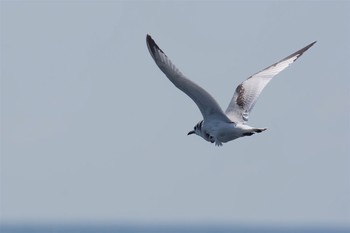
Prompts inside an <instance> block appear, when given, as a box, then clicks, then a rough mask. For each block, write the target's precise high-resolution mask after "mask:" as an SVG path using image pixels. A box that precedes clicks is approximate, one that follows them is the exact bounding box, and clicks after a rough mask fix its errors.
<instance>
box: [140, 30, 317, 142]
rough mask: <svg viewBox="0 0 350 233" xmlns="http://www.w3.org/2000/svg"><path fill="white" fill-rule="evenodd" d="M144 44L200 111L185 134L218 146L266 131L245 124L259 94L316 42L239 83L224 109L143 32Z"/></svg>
mask: <svg viewBox="0 0 350 233" xmlns="http://www.w3.org/2000/svg"><path fill="white" fill-rule="evenodd" d="M146 43H147V47H148V50H149V52H150V54H151V56H152V57H153V59H154V61H155V62H156V64H157V66H158V67H159V68H160V69H161V71H163V73H164V74H165V75H166V76H167V77H168V79H169V80H170V81H171V82H172V83H173V84H174V85H175V86H176V87H177V88H179V89H180V90H181V91H183V92H184V93H185V94H186V95H188V96H189V97H190V98H191V99H192V100H193V101H194V102H195V103H196V105H197V106H198V108H199V110H200V112H201V113H202V116H203V120H201V121H199V122H198V123H197V124H196V125H195V126H194V128H193V130H191V131H190V132H189V133H188V134H187V135H191V134H196V135H198V136H200V137H202V138H203V139H205V140H206V141H208V142H211V143H214V142H215V145H216V146H221V145H222V143H226V142H229V141H231V140H234V139H237V138H240V137H244V136H251V135H253V134H256V133H261V132H263V131H265V130H266V128H256V127H252V126H249V125H247V124H246V123H247V121H248V118H249V114H250V111H251V110H252V109H253V107H254V104H255V103H256V101H257V99H258V97H259V95H260V93H261V92H262V90H263V89H264V88H265V86H266V85H267V84H268V83H269V82H270V81H271V79H272V78H273V77H274V76H276V75H277V74H278V73H279V72H281V71H282V70H284V69H285V68H287V67H288V66H289V65H290V64H292V63H293V62H294V61H296V60H297V59H298V58H299V57H300V56H301V55H302V54H303V53H304V52H305V51H306V50H308V49H309V48H310V47H311V46H313V45H314V44H315V43H316V41H314V42H312V43H311V44H309V45H307V46H306V47H304V48H302V49H300V50H298V51H297V52H295V53H293V54H291V55H289V56H288V57H286V58H284V59H282V60H280V61H279V62H277V63H275V64H273V65H271V66H269V67H267V68H265V69H263V70H261V71H259V72H258V73H256V74H253V75H252V76H250V77H249V78H248V79H246V80H245V81H244V82H242V83H241V84H239V85H238V86H237V88H236V90H235V93H234V94H233V97H232V99H231V101H230V103H229V105H228V107H227V109H226V111H225V112H224V111H223V110H222V109H221V108H220V106H219V104H218V103H217V102H216V100H215V99H214V98H213V97H212V96H211V95H210V94H209V93H208V92H207V91H206V90H204V89H203V88H202V87H200V86H198V85H197V84H196V83H194V82H193V81H191V80H189V79H188V78H187V77H186V76H185V75H184V74H182V73H181V71H180V70H179V69H178V68H176V66H175V65H174V64H173V63H172V62H171V61H170V59H169V58H168V57H167V56H166V55H165V53H164V52H163V51H162V50H161V49H160V48H159V47H158V45H157V44H156V43H155V41H154V40H153V39H152V37H151V36H150V35H147V37H146Z"/></svg>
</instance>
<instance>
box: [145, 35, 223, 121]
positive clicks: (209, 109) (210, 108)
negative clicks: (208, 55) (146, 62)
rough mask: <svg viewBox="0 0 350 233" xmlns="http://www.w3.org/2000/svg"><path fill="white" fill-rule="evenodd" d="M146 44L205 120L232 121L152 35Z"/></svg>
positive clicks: (157, 61) (171, 79)
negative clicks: (178, 66) (176, 65)
mask: <svg viewBox="0 0 350 233" xmlns="http://www.w3.org/2000/svg"><path fill="white" fill-rule="evenodd" d="M146 43H147V47H148V50H149V52H150V54H151V55H152V57H153V59H154V61H155V62H156V64H157V65H158V67H159V68H160V69H161V70H162V71H163V73H164V74H165V75H166V76H167V77H168V79H169V80H170V81H171V82H172V83H173V84H174V85H175V86H176V87H177V88H179V89H180V90H181V91H183V92H184V93H185V94H186V95H188V96H189V97H190V98H191V99H192V100H193V101H194V102H195V103H196V104H197V106H198V108H199V110H200V111H201V113H202V115H203V118H204V120H205V119H207V118H208V117H212V116H215V117H218V118H219V119H222V120H224V121H227V122H229V121H230V120H229V119H228V117H227V116H226V115H225V113H224V112H223V111H222V109H221V108H220V106H219V105H218V103H217V102H216V101H215V99H214V98H213V97H212V96H211V95H210V94H209V93H208V92H207V91H205V90H204V89H203V88H201V87H200V86H198V85H197V84H195V83H194V82H192V81H191V80H189V79H187V78H186V77H185V76H184V75H183V74H182V73H181V72H180V71H179V69H178V68H176V67H175V65H174V64H173V63H172V62H171V61H170V59H169V58H168V57H167V56H166V55H165V54H164V52H163V51H162V50H161V49H160V48H159V47H158V45H157V44H156V43H155V42H154V40H153V39H152V37H151V36H150V35H147V37H146Z"/></svg>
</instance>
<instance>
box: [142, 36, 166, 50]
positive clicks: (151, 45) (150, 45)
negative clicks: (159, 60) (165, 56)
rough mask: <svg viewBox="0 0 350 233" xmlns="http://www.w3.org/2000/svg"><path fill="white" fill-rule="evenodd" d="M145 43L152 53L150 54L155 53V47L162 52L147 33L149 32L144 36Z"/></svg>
mask: <svg viewBox="0 0 350 233" xmlns="http://www.w3.org/2000/svg"><path fill="white" fill-rule="evenodd" d="M146 43H147V46H148V48H149V50H150V52H151V53H152V54H155V52H156V51H155V49H157V50H159V51H160V52H162V53H164V52H163V51H162V50H161V49H160V48H159V47H158V45H157V44H156V42H155V41H154V40H153V39H152V37H151V36H150V35H149V34H147V36H146Z"/></svg>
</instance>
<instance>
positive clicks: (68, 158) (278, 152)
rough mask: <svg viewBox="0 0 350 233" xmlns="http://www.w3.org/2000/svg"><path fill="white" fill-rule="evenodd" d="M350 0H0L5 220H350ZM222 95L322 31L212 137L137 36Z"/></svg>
mask: <svg viewBox="0 0 350 233" xmlns="http://www.w3.org/2000/svg"><path fill="white" fill-rule="evenodd" d="M349 11H350V2H349V1H329V2H327V1H304V2H301V1H295V2H289V1H213V2H211V1H206V2H201V1H193V2H185V1H174V2H158V1H128V2H122V1H1V103H2V104H1V111H2V114H1V123H2V125H1V128H2V130H1V132H2V134H1V191H0V193H1V206H0V208H1V209H0V210H1V218H2V220H3V221H4V222H28V221H29V222H40V223H41V222H43V223H45V222H55V221H58V222H62V221H63V222H66V221H69V222H75V221H81V222H84V221H90V222H91V221H95V222H146V223H164V222H170V223H172V222H173V223H175V222H184V223H190V222H211V223H241V224H286V225H295V224H296V225H313V224H325V225H347V226H349V225H350V169H349V166H350V158H349V157H350V146H349V141H350V133H349V132H350V122H349V119H350V113H349V109H350V104H349V100H350V72H349V70H350V69H349V57H350V44H349V41H350V27H349V25H350V24H349V22H350V16H349ZM147 33H149V34H151V35H152V36H153V38H154V39H155V40H156V42H157V43H158V45H159V46H160V47H161V48H162V49H163V51H164V52H165V53H166V54H167V55H168V56H169V57H170V58H171V59H172V61H173V62H174V63H175V64H176V66H177V67H178V68H180V69H181V71H182V72H183V73H184V74H186V75H187V76H188V77H189V78H191V79H192V80H194V81H195V82H196V83H198V84H199V85H201V86H202V87H204V88H205V89H206V90H208V91H209V92H210V93H211V94H212V95H213V96H214V97H215V98H216V99H217V101H218V102H219V103H220V105H221V106H222V107H223V108H226V106H227V104H228V103H229V100H230V99H231V97H232V94H233V91H234V89H235V87H236V86H237V85H238V84H239V83H240V82H241V81H243V80H244V79H246V78H247V77H248V76H250V75H251V74H253V73H255V72H257V71H259V70H261V69H262V68H265V67H266V66H268V65H270V64H272V63H274V62H276V61H278V60H279V59H281V58H284V57H286V56H287V55H289V54H291V53H293V52H295V51H297V50H298V49H300V48H302V47H303V46H305V45H307V44H309V43H311V42H312V41H314V40H317V41H318V42H317V43H316V44H315V45H314V46H313V47H312V48H311V49H310V50H309V51H307V52H306V53H305V54H304V55H303V56H302V57H301V58H300V59H299V60H298V61H297V62H295V63H294V64H293V65H291V66H290V67H288V68H287V69H286V70H285V71H283V72H282V73H280V74H279V75H278V76H277V77H276V78H275V79H274V80H272V82H271V83H270V84H269V85H268V86H267V88H266V89H265V90H264V92H263V93H262V95H261V96H260V99H259V101H258V102H257V104H256V106H255V108H254V110H253V112H252V114H251V116H250V121H249V124H250V125H253V126H257V127H267V128H268V130H267V131H265V132H264V133H262V134H259V135H254V136H252V137H245V138H241V139H238V140H235V141H232V142H229V143H226V144H224V146H223V147H221V148H218V147H215V146H214V145H213V144H210V143H207V142H206V141H204V140H203V139H201V138H199V137H197V136H191V137H190V136H186V134H187V132H188V131H189V130H191V129H192V128H193V126H194V125H195V124H196V123H197V122H198V121H199V120H201V115H200V112H199V110H198V109H197V107H196V105H195V104H194V103H193V102H192V101H191V100H190V99H189V98H188V97H187V96H186V95H184V94H183V93H182V92H180V91H179V90H177V89H176V88H175V87H174V86H173V85H172V84H171V83H170V82H169V80H167V79H166V77H165V76H164V75H163V73H162V72H161V71H160V70H159V69H158V67H157V66H156V65H155V63H154V61H153V60H152V58H151V56H150V55H149V53H148V51H147V47H146V44H145V37H146V34H147Z"/></svg>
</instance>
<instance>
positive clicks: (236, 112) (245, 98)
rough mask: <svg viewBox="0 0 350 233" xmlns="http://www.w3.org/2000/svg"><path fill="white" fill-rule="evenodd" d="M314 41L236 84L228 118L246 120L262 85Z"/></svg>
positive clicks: (262, 87)
mask: <svg viewBox="0 0 350 233" xmlns="http://www.w3.org/2000/svg"><path fill="white" fill-rule="evenodd" d="M315 43H316V41H314V42H312V43H311V44H309V45H308V46H306V47H304V48H302V49H300V50H299V51H297V52H295V53H293V54H291V55H289V56H288V57H286V58H284V59H282V60H281V61H279V62H277V63H275V64H273V65H271V66H269V67H267V68H265V69H264V70H262V71H260V72H258V73H256V74H254V75H252V76H250V77H249V78H248V79H247V80H245V81H244V82H242V83H241V84H240V85H238V87H237V88H236V91H235V93H234V95H233V97H232V99H231V102H230V104H229V106H228V107H227V109H226V115H227V116H228V118H230V119H231V121H234V122H246V121H248V118H249V113H250V111H251V110H252V109H253V107H254V104H255V103H256V101H257V99H258V97H259V95H260V93H261V92H262V90H263V89H264V87H265V86H266V85H267V84H268V83H269V82H270V81H271V79H272V78H273V77H274V76H275V75H277V74H278V73H279V72H281V71H282V70H284V69H285V68H287V67H288V66H289V65H290V64H292V63H293V62H294V61H295V60H297V59H298V58H299V57H300V56H301V55H302V54H303V53H304V52H305V51H306V50H308V49H309V48H310V47H311V46H312V45H314V44H315Z"/></svg>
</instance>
